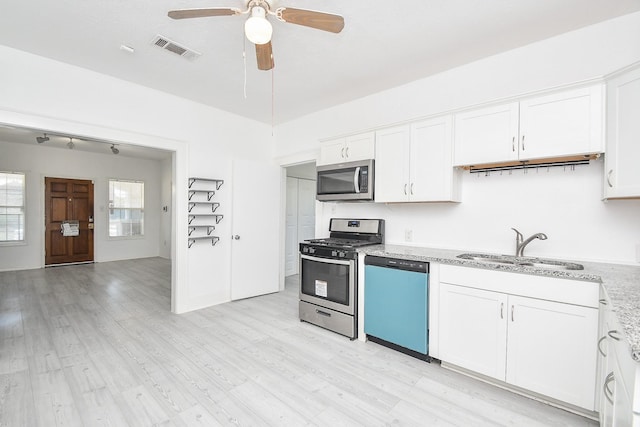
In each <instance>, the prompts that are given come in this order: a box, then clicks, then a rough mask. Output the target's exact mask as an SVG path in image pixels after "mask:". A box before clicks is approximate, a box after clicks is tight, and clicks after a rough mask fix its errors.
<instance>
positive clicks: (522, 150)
mask: <svg viewBox="0 0 640 427" xmlns="http://www.w3.org/2000/svg"><path fill="white" fill-rule="evenodd" d="M522 151H524V135H522Z"/></svg>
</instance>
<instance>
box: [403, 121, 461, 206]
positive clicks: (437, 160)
mask: <svg viewBox="0 0 640 427" xmlns="http://www.w3.org/2000/svg"><path fill="white" fill-rule="evenodd" d="M452 126H453V120H452V116H444V117H438V118H435V119H431V120H425V121H422V122H418V123H414V124H412V125H411V144H410V150H409V151H410V162H409V171H410V177H409V200H411V201H413V202H434V201H458V200H459V193H460V192H459V182H458V175H459V171H457V170H455V169H454V168H453V159H452V157H453V146H452V143H453V139H452Z"/></svg>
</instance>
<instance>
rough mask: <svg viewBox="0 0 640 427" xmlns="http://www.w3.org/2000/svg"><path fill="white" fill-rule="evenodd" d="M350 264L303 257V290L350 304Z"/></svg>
mask: <svg viewBox="0 0 640 427" xmlns="http://www.w3.org/2000/svg"><path fill="white" fill-rule="evenodd" d="M349 269H350V266H349V265H340V264H331V263H328V262H326V263H325V262H319V261H312V260H308V259H302V272H303V273H302V275H301V281H302V283H301V291H302V293H303V294H305V295H309V296H311V297H316V298H322V299H324V300H328V301H333V302H336V303H338V304H343V305H346V306H348V305H349Z"/></svg>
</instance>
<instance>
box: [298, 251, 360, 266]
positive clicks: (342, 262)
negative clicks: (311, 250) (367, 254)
mask: <svg viewBox="0 0 640 427" xmlns="http://www.w3.org/2000/svg"><path fill="white" fill-rule="evenodd" d="M300 258H302V259H308V260H309V261H316V262H322V263H325V264H339V265H351V262H352V261H351V260H341V259H331V258H318V257H314V256H309V255H302V254H300Z"/></svg>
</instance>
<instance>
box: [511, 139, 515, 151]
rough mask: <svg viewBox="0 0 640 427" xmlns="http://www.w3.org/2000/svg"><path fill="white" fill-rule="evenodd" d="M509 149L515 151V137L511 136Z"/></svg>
mask: <svg viewBox="0 0 640 427" xmlns="http://www.w3.org/2000/svg"><path fill="white" fill-rule="evenodd" d="M511 151H513V152H514V153H515V152H516V137H515V136H514V137H513V138H511Z"/></svg>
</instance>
